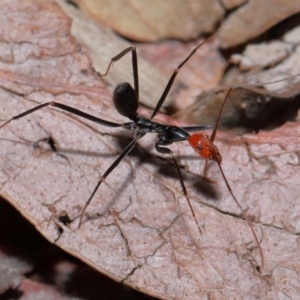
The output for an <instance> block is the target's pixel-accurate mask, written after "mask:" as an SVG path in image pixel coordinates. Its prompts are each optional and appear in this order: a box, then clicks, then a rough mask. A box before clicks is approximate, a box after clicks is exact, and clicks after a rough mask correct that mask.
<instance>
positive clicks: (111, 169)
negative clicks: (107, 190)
mask: <svg viewBox="0 0 300 300" xmlns="http://www.w3.org/2000/svg"><path fill="white" fill-rule="evenodd" d="M137 140H138V136H137V137H135V139H134V140H132V141H131V142H130V144H128V146H127V147H126V148H125V149H124V150H123V152H122V153H121V154H120V155H119V156H118V158H117V159H116V160H115V161H114V162H113V163H112V164H111V166H110V167H109V168H108V169H107V170H106V171H105V173H104V174H103V175H102V177H101V178H100V180H99V182H98V184H97V185H96V187H95V189H94V191H93V193H92V194H91V196H90V198H89V200H88V201H87V202H86V204H85V206H84V208H83V210H82V213H81V215H80V219H79V224H78V228H80V226H81V224H82V218H83V215H84V213H85V211H86V209H87V207H88V206H89V204H90V202H91V201H92V199H93V197H94V195H95V194H96V192H97V190H98V188H99V187H100V185H101V183H102V182H103V181H104V180H105V178H106V177H107V176H108V175H109V174H110V173H111V172H112V171H113V170H114V169H115V168H116V167H117V165H118V164H119V163H120V162H121V161H122V160H123V158H124V157H125V156H126V155H127V154H128V153H129V152H130V151H131V150H132V149H133V148H134V146H135V145H136V142H137Z"/></svg>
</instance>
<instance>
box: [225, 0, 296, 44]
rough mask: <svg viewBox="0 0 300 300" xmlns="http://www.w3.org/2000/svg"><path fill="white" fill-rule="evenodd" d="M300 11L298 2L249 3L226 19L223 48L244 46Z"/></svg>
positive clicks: (292, 0) (270, 0) (277, 0)
mask: <svg viewBox="0 0 300 300" xmlns="http://www.w3.org/2000/svg"><path fill="white" fill-rule="evenodd" d="M299 11H300V6H299V1H297V0H296V1H295V0H288V1H285V0H276V1H274V0H265V1H260V0H250V1H247V2H246V3H245V4H244V5H242V6H241V7H239V8H238V9H237V10H235V11H234V12H233V13H232V14H231V15H230V16H229V17H228V18H227V19H226V26H224V27H223V28H222V30H221V32H220V40H221V47H222V48H231V47H234V46H237V45H240V44H243V43H245V42H246V41H249V40H251V39H253V38H255V37H257V36H259V35H260V34H262V33H264V32H265V31H266V30H268V29H269V28H271V27H272V26H274V25H275V24H277V23H279V22H280V21H282V20H284V19H286V18H287V17H290V16H292V15H294V14H296V13H299Z"/></svg>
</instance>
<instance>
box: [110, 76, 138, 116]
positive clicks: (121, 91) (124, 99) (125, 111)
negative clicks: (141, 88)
mask: <svg viewBox="0 0 300 300" xmlns="http://www.w3.org/2000/svg"><path fill="white" fill-rule="evenodd" d="M113 102H114V104H115V107H116V110H117V111H118V113H119V114H121V115H122V116H124V117H127V118H129V119H134V118H135V117H136V116H137V112H136V111H137V109H138V106H139V102H138V99H137V96H136V92H135V90H134V88H133V87H132V86H131V85H130V84H129V83H128V82H123V83H121V84H118V85H117V86H116V88H115V90H114V94H113Z"/></svg>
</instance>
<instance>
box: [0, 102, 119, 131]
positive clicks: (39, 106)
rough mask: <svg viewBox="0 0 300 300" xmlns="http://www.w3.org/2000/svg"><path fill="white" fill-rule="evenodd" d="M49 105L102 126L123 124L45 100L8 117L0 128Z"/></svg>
mask: <svg viewBox="0 0 300 300" xmlns="http://www.w3.org/2000/svg"><path fill="white" fill-rule="evenodd" d="M49 105H50V106H55V107H58V108H60V109H62V110H65V111H67V112H69V113H72V114H74V115H77V116H80V117H82V118H85V119H88V120H90V121H92V122H96V123H99V124H101V125H104V126H107V127H122V126H123V124H120V123H114V122H110V121H106V120H103V119H100V118H97V117H95V116H92V115H90V114H87V113H85V112H83V111H81V110H78V109H76V108H73V107H70V106H68V105H65V104H61V103H57V102H54V101H52V102H47V103H44V104H41V105H38V106H36V107H34V108H31V109H29V110H27V111H25V112H23V113H21V114H19V115H17V116H14V117H12V118H11V119H9V120H8V121H6V122H5V123H4V124H2V125H1V126H0V129H1V128H2V127H4V126H5V125H7V124H8V123H10V122H11V121H13V120H17V119H20V118H23V117H25V116H27V115H29V114H31V113H33V112H35V111H37V110H39V109H41V108H43V107H46V106H49Z"/></svg>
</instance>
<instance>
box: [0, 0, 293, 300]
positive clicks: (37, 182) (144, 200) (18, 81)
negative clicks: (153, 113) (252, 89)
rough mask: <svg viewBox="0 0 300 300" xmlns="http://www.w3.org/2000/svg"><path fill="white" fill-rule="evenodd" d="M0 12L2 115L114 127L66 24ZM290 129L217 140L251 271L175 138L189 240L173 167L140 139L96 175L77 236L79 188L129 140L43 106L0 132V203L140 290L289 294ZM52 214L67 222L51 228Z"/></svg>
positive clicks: (213, 170) (227, 203)
mask: <svg viewBox="0 0 300 300" xmlns="http://www.w3.org/2000/svg"><path fill="white" fill-rule="evenodd" d="M1 4H2V6H1V7H2V8H1V19H2V23H3V24H7V25H6V26H3V27H2V30H5V28H15V27H14V26H16V25H15V24H13V23H10V22H12V20H14V18H9V16H11V15H10V14H13V13H15V12H16V11H15V10H16V9H18V20H15V23H18V24H20V25H21V26H19V27H18V28H17V30H15V31H14V30H9V31H7V32H2V40H3V41H2V43H1V45H0V47H4V49H6V52H7V53H8V52H10V53H13V55H12V56H11V58H10V60H8V59H7V60H4V59H2V60H1V68H0V69H1V74H0V86H1V99H0V100H1V102H2V104H1V106H0V107H1V112H0V118H1V120H3V121H5V120H7V119H8V118H10V117H12V116H14V115H16V114H18V113H21V112H23V111H25V110H26V109H29V108H30V107H33V106H35V105H37V104H38V103H43V102H46V101H57V102H62V103H65V104H67V105H70V106H73V107H76V108H77V109H81V110H83V111H85V112H88V113H90V114H93V115H95V116H98V117H100V118H104V119H109V120H111V121H114V122H126V121H125V120H124V119H122V118H121V117H120V116H119V115H118V114H117V113H116V111H115V109H114V108H113V106H112V101H111V99H110V95H109V92H108V91H107V90H106V88H105V85H104V84H103V83H102V81H101V80H100V79H99V77H98V76H97V74H96V72H94V70H93V69H92V67H91V61H90V59H89V56H88V55H87V54H86V53H83V52H81V51H80V50H79V47H78V44H77V43H76V41H75V39H74V38H73V37H71V36H70V34H69V30H70V25H71V20H70V19H69V18H67V17H66V16H65V15H64V14H63V13H62V12H61V11H60V10H59V8H58V7H57V6H56V5H54V4H50V3H47V4H44V3H43V4H34V5H33V4H30V5H28V4H25V3H22V2H19V1H9V2H8V1H2V3H1ZM13 7H14V9H12V8H13ZM37 11H38V12H39V13H38V14H37ZM45 11H47V14H46V13H44V12H45ZM50 12H51V13H50ZM48 17H49V19H47V18H48ZM51 22H54V24H53V26H50V25H49V24H52V23H51ZM8 24H9V25H10V26H8ZM22 24H23V25H24V24H26V25H27V26H23V25H22ZM29 28H30V30H29ZM49 28H52V29H51V30H49ZM23 31H24V32H23ZM62 41H63V42H62ZM20 46H22V47H21V48H20ZM7 49H10V51H7ZM20 49H22V50H20ZM0 52H1V53H2V50H1V51H0ZM140 72H142V71H140ZM124 80H126V79H124ZM298 127H299V125H298V123H293V124H289V123H287V124H285V125H283V126H282V127H281V128H279V129H278V130H275V131H271V132H268V134H266V133H264V132H262V133H259V134H258V135H249V134H248V135H244V136H241V137H236V136H234V135H231V134H228V133H223V132H219V133H218V135H217V146H218V147H219V149H220V152H221V153H223V168H224V172H225V174H227V177H228V181H229V182H230V184H231V185H232V187H233V189H234V193H235V194H236V196H237V198H238V199H239V200H240V202H241V204H242V206H243V207H244V209H245V210H246V214H247V216H249V217H250V218H251V219H252V220H253V222H254V224H255V225H254V227H255V230H256V232H257V234H258V236H259V239H260V241H261V246H262V248H263V251H264V255H265V265H264V267H263V268H261V269H259V268H257V267H258V266H259V264H260V257H259V252H258V249H257V246H256V244H255V241H254V240H253V236H252V234H251V231H250V230H249V228H248V226H247V223H246V222H245V221H244V220H242V219H241V218H240V217H239V216H240V211H239V209H238V207H236V206H235V204H234V203H233V201H232V199H231V197H230V195H229V193H228V191H227V189H226V186H225V183H224V182H223V181H222V179H221V175H220V174H219V172H218V169H217V166H216V165H214V164H209V171H208V178H210V179H212V180H213V181H215V182H207V181H206V180H205V179H204V178H203V176H202V175H201V174H202V172H203V168H204V162H203V161H201V160H199V157H197V156H195V154H194V153H193V151H192V150H191V149H190V148H189V147H188V145H187V144H185V143H182V144H180V145H174V146H172V150H174V153H176V155H177V156H178V157H179V158H180V164H181V165H182V169H183V171H185V172H184V173H185V174H184V175H185V176H184V177H185V183H186V185H187V188H188V191H189V194H190V198H191V199H192V202H193V206H194V209H195V212H196V215H197V218H198V220H199V222H200V224H201V228H202V231H203V234H202V235H201V236H199V233H198V231H197V226H196V224H195V223H194V220H193V218H192V216H191V212H190V211H189V209H188V206H187V203H186V200H185V198H184V197H183V196H182V192H181V189H180V184H179V180H178V178H177V176H175V175H174V174H176V172H175V170H174V167H173V166H172V164H171V163H170V159H169V158H167V157H163V156H160V155H159V154H158V153H156V152H155V151H153V148H152V145H153V143H154V139H155V137H152V136H151V135H149V136H146V137H145V138H144V139H142V140H141V141H140V142H139V146H138V147H137V149H136V150H135V151H134V152H133V153H132V154H131V155H129V156H128V157H127V158H126V159H125V161H124V162H122V163H121V164H120V165H119V166H118V168H117V170H115V172H114V173H112V174H111V175H110V176H109V177H108V178H107V180H106V181H105V184H104V185H103V186H101V188H100V190H99V191H98V192H97V194H96V196H95V198H94V199H93V201H92V203H91V205H90V206H89V207H88V209H87V213H86V218H85V220H84V223H83V225H82V227H81V228H80V229H78V228H77V225H78V217H79V215H80V213H81V210H82V208H83V206H84V204H85V202H86V201H87V199H88V197H89V195H90V193H91V191H92V190H93V188H94V187H95V185H96V183H97V181H98V180H99V178H100V176H101V175H102V174H103V172H104V171H105V170H106V169H107V167H109V166H110V165H111V163H112V162H113V161H114V159H115V158H116V156H117V155H118V153H119V152H120V151H121V150H122V149H123V147H124V144H125V145H126V143H128V142H129V140H130V139H129V137H128V136H125V137H124V135H123V132H122V130H112V129H110V128H106V127H103V126H100V125H99V126H97V125H96V124H91V123H90V122H88V121H86V120H83V119H80V118H77V117H75V116H73V115H70V114H67V113H64V112H62V111H59V110H55V109H44V110H41V111H39V112H36V113H34V114H33V115H30V116H28V117H26V118H24V119H21V120H19V121H15V122H12V123H11V124H10V125H9V126H7V127H5V128H3V129H2V130H1V141H0V142H1V148H0V149H1V150H0V160H1V175H0V179H1V195H2V196H3V197H4V198H5V199H7V200H8V201H9V202H11V203H12V204H13V205H14V206H15V207H16V208H17V209H18V210H20V211H21V213H22V214H23V215H24V216H25V217H26V218H27V219H29V220H30V221H31V222H32V223H33V224H34V225H35V226H36V228H37V229H38V231H40V232H41V233H42V234H43V235H44V236H45V237H46V238H47V239H48V240H49V241H51V242H53V243H55V244H56V245H58V246H60V247H61V248H62V249H64V250H65V251H67V252H69V253H71V254H72V255H74V256H77V257H78V258H80V259H81V260H83V261H85V262H87V263H88V264H89V265H91V266H92V267H94V268H95V269H97V270H99V271H100V272H102V273H104V274H106V275H107V276H109V277H111V278H113V279H115V280H117V281H122V282H124V283H125V284H127V285H130V286H132V287H134V288H136V289H139V290H141V291H143V292H145V293H148V294H151V295H154V296H157V297H160V298H164V299H174V298H185V299H195V298H204V297H208V296H210V297H214V298H215V299H224V298H241V299H244V298H247V299H255V298H259V297H260V296H261V295H262V294H263V295H268V297H269V298H273V299H277V298H280V296H281V295H283V294H285V295H288V296H289V297H290V298H295V297H297V295H298V288H297V287H298V286H299V285H298V275H297V272H298V271H299V260H298V256H299V245H298V244H299V237H298V235H299V225H298V223H299V222H298V220H299V217H298V216H299V208H298V205H297V200H298V195H299V188H298V186H299V184H297V178H298V176H297V175H298V174H297V173H298V172H299V171H298V169H299V168H298V165H299V158H298V153H297V150H298V149H299V135H297V131H298ZM281 133H283V135H281ZM266 135H267V137H266ZM50 141H53V143H52V142H50ZM62 212H64V213H66V214H67V216H68V218H69V219H70V220H73V222H71V223H70V224H69V225H64V224H63V223H62V222H60V221H59V217H58V216H59V215H60V214H61V213H62Z"/></svg>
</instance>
